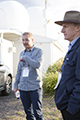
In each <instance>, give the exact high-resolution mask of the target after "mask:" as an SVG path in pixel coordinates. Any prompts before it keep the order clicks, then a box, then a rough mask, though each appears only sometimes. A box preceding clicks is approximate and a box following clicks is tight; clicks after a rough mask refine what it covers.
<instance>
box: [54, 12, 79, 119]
mask: <svg viewBox="0 0 80 120" xmlns="http://www.w3.org/2000/svg"><path fill="white" fill-rule="evenodd" d="M55 23H56V24H58V25H61V26H62V30H61V32H62V33H63V34H64V39H65V40H68V41H69V42H70V44H69V49H68V52H67V54H66V56H65V58H64V61H63V65H62V68H61V76H60V78H59V81H58V84H57V86H56V87H55V103H56V106H57V108H58V109H59V110H60V111H61V113H62V116H63V119H64V120H80V12H79V11H67V12H66V13H65V15H64V20H63V21H56V22H55Z"/></svg>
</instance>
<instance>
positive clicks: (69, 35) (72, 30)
mask: <svg viewBox="0 0 80 120" xmlns="http://www.w3.org/2000/svg"><path fill="white" fill-rule="evenodd" d="M62 27H63V28H62V30H61V32H62V33H63V34H64V39H65V40H68V41H70V42H71V41H73V40H74V39H75V38H76V32H77V31H76V26H74V25H73V24H72V23H64V24H62Z"/></svg>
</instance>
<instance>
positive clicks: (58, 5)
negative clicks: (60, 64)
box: [0, 0, 80, 48]
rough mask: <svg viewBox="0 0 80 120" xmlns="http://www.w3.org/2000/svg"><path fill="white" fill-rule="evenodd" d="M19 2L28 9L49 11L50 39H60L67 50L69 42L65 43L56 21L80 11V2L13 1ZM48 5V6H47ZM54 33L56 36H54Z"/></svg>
mask: <svg viewBox="0 0 80 120" xmlns="http://www.w3.org/2000/svg"><path fill="white" fill-rule="evenodd" d="M1 1H12V0H0V2H1ZM13 1H18V2H20V3H21V4H23V5H24V7H25V8H26V9H28V8H29V7H36V6H38V7H43V8H45V7H46V9H47V16H46V18H47V21H48V20H49V23H48V24H47V28H48V37H52V38H53V39H58V40H59V41H60V42H61V44H64V47H65V48H66V47H67V46H68V42H67V41H64V36H63V34H62V33H61V29H62V28H61V26H59V25H56V24H54V21H58V20H63V16H64V13H65V12H66V11H68V10H78V11H80V0H13ZM45 3H46V4H45ZM53 33H54V34H53Z"/></svg>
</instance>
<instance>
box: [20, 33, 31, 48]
mask: <svg viewBox="0 0 80 120" xmlns="http://www.w3.org/2000/svg"><path fill="white" fill-rule="evenodd" d="M22 43H23V45H24V47H25V48H26V49H29V48H31V47H32V46H33V39H32V38H31V37H30V36H29V35H23V36H22Z"/></svg>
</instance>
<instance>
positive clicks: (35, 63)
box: [14, 47, 43, 91]
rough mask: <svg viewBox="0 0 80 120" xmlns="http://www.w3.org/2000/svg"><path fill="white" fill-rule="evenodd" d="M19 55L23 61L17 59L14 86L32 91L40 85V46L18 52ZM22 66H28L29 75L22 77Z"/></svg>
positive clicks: (41, 59) (41, 52) (41, 61)
mask: <svg viewBox="0 0 80 120" xmlns="http://www.w3.org/2000/svg"><path fill="white" fill-rule="evenodd" d="M20 57H22V60H24V61H25V62H24V63H23V62H21V61H19V63H18V68H17V74H16V77H15V83H14V88H18V89H20V90H23V91H32V90H36V89H38V88H41V87H42V79H41V66H42V63H43V51H42V50H41V49H40V48H37V47H33V48H31V50H29V51H27V50H26V49H25V50H24V51H22V52H21V53H20ZM24 67H28V68H29V76H28V77H23V69H24Z"/></svg>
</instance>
